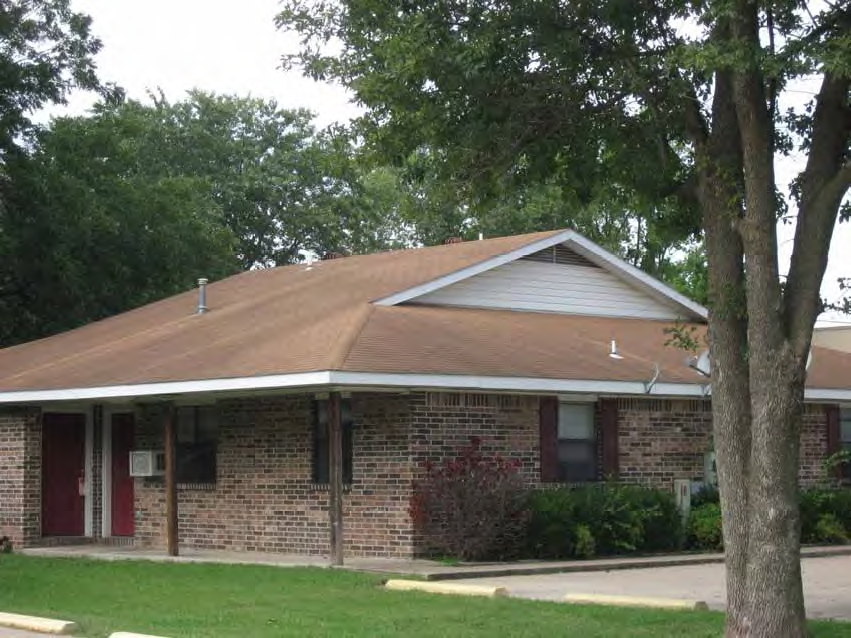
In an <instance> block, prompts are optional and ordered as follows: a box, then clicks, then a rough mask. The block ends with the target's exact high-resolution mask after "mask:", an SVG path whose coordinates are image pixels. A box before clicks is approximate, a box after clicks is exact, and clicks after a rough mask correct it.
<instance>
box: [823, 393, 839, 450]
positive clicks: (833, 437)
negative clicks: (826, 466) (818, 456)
mask: <svg viewBox="0 0 851 638" xmlns="http://www.w3.org/2000/svg"><path fill="white" fill-rule="evenodd" d="M824 411H825V416H826V417H827V454H828V456H829V455H831V454H835V453H836V452H839V450H841V449H842V442H841V441H840V437H841V432H840V431H839V406H838V405H826V406H824Z"/></svg>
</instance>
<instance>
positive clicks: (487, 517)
mask: <svg viewBox="0 0 851 638" xmlns="http://www.w3.org/2000/svg"><path fill="white" fill-rule="evenodd" d="M519 465H520V464H519V462H518V461H516V460H509V459H505V458H503V457H501V456H499V455H486V454H485V453H484V452H483V451H482V444H481V440H480V439H479V438H477V437H473V438H471V439H470V444H469V445H468V446H466V447H464V448H463V449H462V450H461V451H460V453H459V454H458V456H456V457H454V458H449V459H446V460H444V461H442V462H440V463H431V462H427V463H425V464H424V469H425V471H426V477H425V478H424V479H423V480H421V481H419V482H417V483H415V485H414V493H413V496H412V497H411V506H410V514H411V518H412V519H413V522H414V524H415V526H416V527H417V529H418V530H419V531H420V532H421V533H422V534H423V535H424V537H425V540H426V542H427V544H428V546H429V548H430V550H431V552H432V553H434V554H438V555H443V556H448V557H453V558H458V559H462V560H483V559H497V558H501V559H504V558H511V557H514V556H515V555H516V554H517V552H518V551H519V549H520V547H521V546H522V544H523V539H524V533H525V527H526V521H527V511H526V500H527V499H526V494H527V492H526V489H525V487H524V484H523V479H522V477H521V476H520V471H519Z"/></svg>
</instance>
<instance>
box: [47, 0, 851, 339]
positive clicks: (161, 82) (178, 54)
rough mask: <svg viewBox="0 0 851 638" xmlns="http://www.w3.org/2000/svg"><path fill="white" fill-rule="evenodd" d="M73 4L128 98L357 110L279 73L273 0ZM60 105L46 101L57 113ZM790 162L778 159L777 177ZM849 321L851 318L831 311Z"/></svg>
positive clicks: (827, 289) (848, 246)
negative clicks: (210, 97)
mask: <svg viewBox="0 0 851 638" xmlns="http://www.w3.org/2000/svg"><path fill="white" fill-rule="evenodd" d="M71 4H72V6H73V7H74V9H75V10H77V11H82V12H84V13H87V14H89V15H90V16H92V18H93V19H94V24H93V30H94V32H95V33H96V34H97V35H98V36H99V37H100V38H101V40H103V44H104V46H103V50H102V51H101V53H100V55H99V56H98V60H97V61H98V69H99V77H100V78H101V79H102V80H105V81H113V82H116V83H118V84H119V85H120V86H122V87H124V88H125V89H126V90H127V92H128V95H129V96H130V97H133V98H140V99H141V98H144V96H145V92H146V91H148V90H156V89H162V90H163V92H164V93H165V94H166V96H167V97H168V98H169V99H172V100H178V99H181V98H182V96H183V93H184V92H185V91H187V90H189V89H192V88H199V89H203V90H207V91H215V92H217V93H233V94H237V95H243V96H244V95H253V96H255V97H262V98H274V99H276V100H277V101H278V104H279V105H280V106H281V107H284V108H299V107H301V108H307V109H309V110H311V111H313V112H314V113H316V115H317V120H316V123H317V125H318V126H320V127H322V126H325V125H327V124H331V123H333V122H338V121H339V122H344V121H347V120H349V119H350V118H351V117H353V116H354V115H356V114H357V113H358V108H357V107H356V106H355V105H353V104H351V103H350V101H349V96H348V95H347V94H346V92H345V90H344V89H343V88H342V87H340V86H331V85H323V84H318V83H315V82H313V81H311V80H308V79H306V78H303V77H302V76H301V75H300V74H299V73H298V72H297V71H295V72H289V73H284V72H283V71H281V69H280V57H281V54H283V53H285V52H292V51H295V50H297V47H298V41H297V39H296V38H295V37H293V36H291V35H286V34H283V33H280V32H278V31H277V30H276V29H275V25H274V16H275V14H276V13H277V12H278V9H279V7H278V0H246V1H244V2H239V3H237V2H233V0H230V1H225V0H146V1H145V2H128V1H127V0H72V3H71ZM91 104H92V98H91V96H87V95H75V96H73V97H72V99H71V102H70V104H69V108H68V109H67V111H70V112H71V113H83V112H85V110H86V109H88V108H89V107H90V106H91ZM62 111H66V110H65V109H63V110H61V111H60V110H59V109H51V110H50V111H49V113H51V114H58V113H59V112H62ZM794 170H795V164H794V162H790V163H784V165H782V166H780V167H778V172H779V176H780V179H781V181H784V176H786V175H791V174H793V172H794ZM793 232H794V231H793V227H791V226H782V225H781V226H780V229H779V235H780V254H781V263H784V264H785V263H787V262H788V259H789V254H790V253H791V249H792V243H791V241H789V240H790V238H791V237H792V233H793ZM843 276H847V277H851V223H846V224H840V225H839V226H838V227H837V232H836V234H835V238H834V242H833V245H832V247H831V253H830V262H829V265H828V271H827V273H826V275H825V279H824V286H823V288H822V294H823V295H824V296H826V297H828V298H832V299H836V298H837V297H838V295H839V288H838V285H837V283H836V280H837V278H838V277H843ZM830 318H831V319H834V320H840V321H842V322H843V323H845V322H848V323H851V318H849V317H843V316H832V317H830Z"/></svg>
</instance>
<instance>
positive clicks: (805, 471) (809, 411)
mask: <svg viewBox="0 0 851 638" xmlns="http://www.w3.org/2000/svg"><path fill="white" fill-rule="evenodd" d="M826 458H827V410H826V406H823V405H816V404H810V403H807V404H805V405H804V418H803V421H802V423H801V463H800V466H799V468H798V481H799V482H800V483H801V485H803V486H811V485H815V484H817V483H820V482H822V481H824V480H825V479H826V478H827V476H825V472H824V468H823V467H822V465H823V463H824V460H825V459H826Z"/></svg>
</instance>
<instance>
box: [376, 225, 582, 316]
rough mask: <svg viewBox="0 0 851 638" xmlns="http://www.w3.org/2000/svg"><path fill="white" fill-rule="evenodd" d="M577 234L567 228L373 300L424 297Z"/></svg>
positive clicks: (388, 302) (378, 303)
mask: <svg viewBox="0 0 851 638" xmlns="http://www.w3.org/2000/svg"><path fill="white" fill-rule="evenodd" d="M575 235H576V233H575V232H574V231H572V230H565V231H563V232H560V233H557V234H555V235H553V236H551V237H547V238H546V239H541V240H538V241H536V242H533V243H531V244H526V245H525V246H522V247H520V248H517V249H515V250H512V251H511V252H509V253H505V254H504V255H497V256H496V257H491V258H490V259H486V260H485V261H482V262H479V263H478V264H473V265H472V266H468V267H467V268H462V269H461V270H457V271H455V272H453V273H450V274H448V275H444V276H443V277H438V278H437V279H433V280H431V281H427V282H426V283H424V284H420V285H419V286H414V287H413V288H408V289H407V290H402V291H401V292H397V293H395V294H392V295H390V296H389V297H384V298H383V299H377V300H375V301H373V303H374V304H375V305H376V306H395V305H397V304H400V303H403V302H405V301H410V300H411V299H414V298H415V297H422V296H423V295H427V294H428V293H430V292H434V291H435V290H439V289H441V288H445V287H446V286H450V285H452V284H454V283H458V282H459V281H463V280H465V279H469V278H470V277H473V276H475V275H479V274H481V273H483V272H486V271H488V270H492V269H493V268H496V267H498V266H502V265H504V264H508V263H511V262H512V261H516V260H518V259H520V258H521V257H525V256H526V255H531V254H532V253H536V252H538V251H539V250H544V249H545V248H550V247H552V246H555V245H557V244H562V243H564V242H566V241H567V240H568V239H571V238H572V237H574V236H575Z"/></svg>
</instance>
